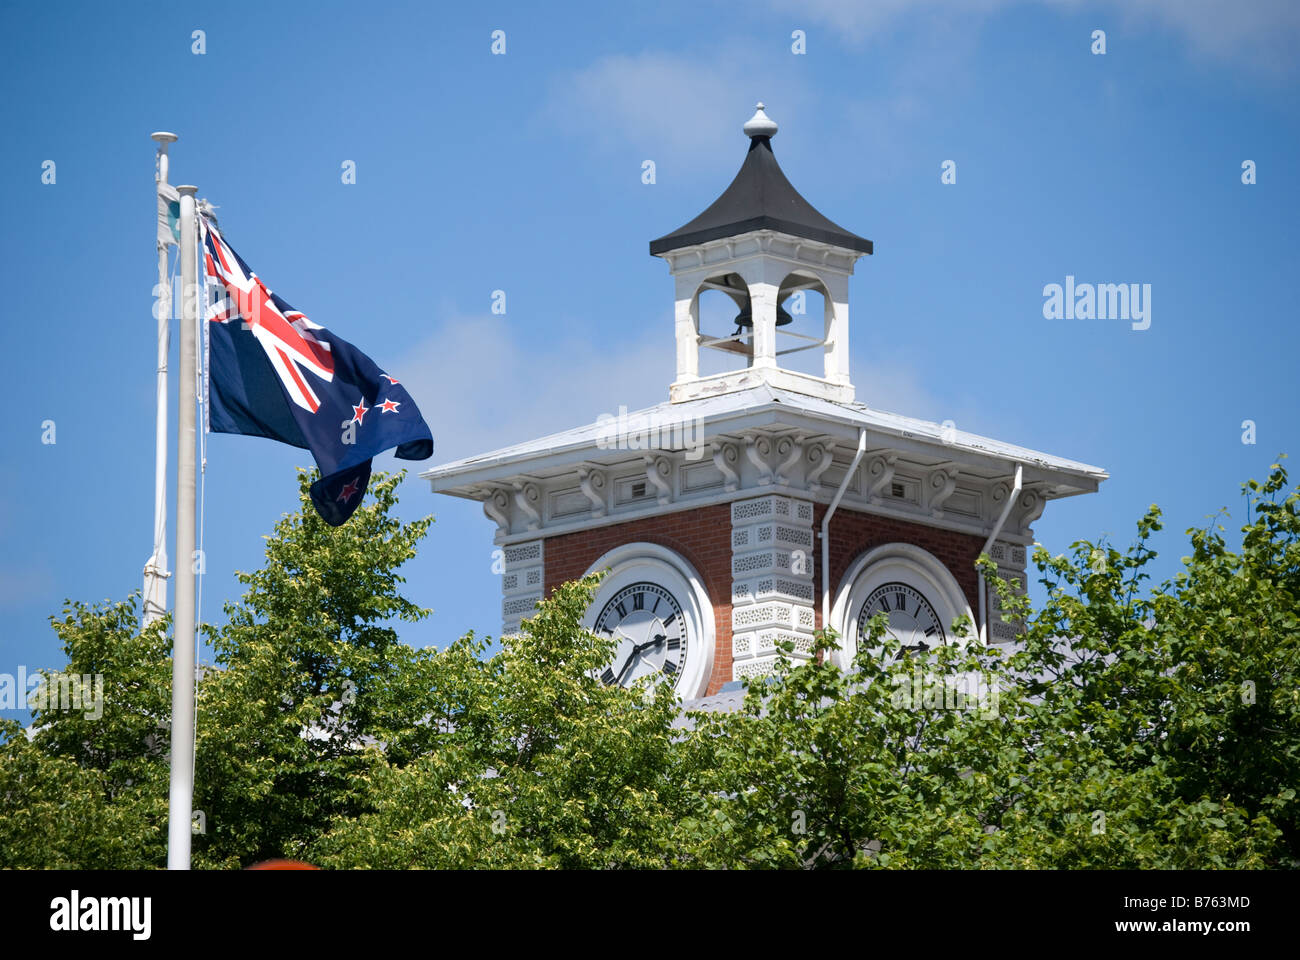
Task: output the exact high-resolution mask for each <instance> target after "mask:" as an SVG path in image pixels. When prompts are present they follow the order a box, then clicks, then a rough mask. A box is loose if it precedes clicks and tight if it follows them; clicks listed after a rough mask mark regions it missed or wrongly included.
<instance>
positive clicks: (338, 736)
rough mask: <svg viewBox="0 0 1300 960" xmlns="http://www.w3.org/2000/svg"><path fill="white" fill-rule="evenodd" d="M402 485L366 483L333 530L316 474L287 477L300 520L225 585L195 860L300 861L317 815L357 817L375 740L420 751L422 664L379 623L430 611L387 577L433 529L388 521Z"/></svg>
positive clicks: (424, 730) (209, 673)
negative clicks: (231, 585) (313, 495)
mask: <svg viewBox="0 0 1300 960" xmlns="http://www.w3.org/2000/svg"><path fill="white" fill-rule="evenodd" d="M403 476H404V474H401V473H399V474H384V473H376V474H375V475H374V476H372V477H371V480H370V485H369V490H368V492H367V495H366V501H365V502H364V503H363V504H362V506H361V507H360V508H358V510H357V511H356V512H355V513H354V514H353V515H352V517H351V519H349V520H348V522H347V523H346V524H345V525H343V526H341V527H331V526H329V525H328V524H326V523H325V522H324V521H323V520H321V519H320V517H319V516H317V514H316V511H315V509H314V508H313V507H312V506H311V502H310V495H309V489H310V486H311V483H312V481H313V480H314V479H315V473H314V472H313V471H305V470H304V471H300V472H299V486H300V490H299V495H300V498H301V502H302V507H301V509H300V510H299V511H298V512H297V513H295V514H290V515H286V516H285V517H284V518H283V519H281V520H280V522H279V523H277V524H276V527H275V533H274V535H273V536H271V537H269V538H268V540H267V546H266V563H265V565H264V566H263V567H262V568H261V569H260V570H258V571H256V572H254V573H240V574H238V578H239V580H240V582H241V583H243V584H244V585H245V587H246V590H245V592H244V596H243V598H242V599H241V600H240V602H239V603H237V604H228V605H227V606H226V616H227V618H228V622H227V623H226V625H225V626H223V627H221V628H219V629H215V630H211V631H210V632H209V636H210V637H211V642H212V647H213V651H214V660H215V665H214V666H213V667H212V668H211V669H208V670H206V671H205V673H204V675H203V680H202V683H201V684H200V688H199V699H198V734H197V746H196V751H195V756H196V760H195V794H194V805H195V808H196V809H198V810H202V811H203V813H204V818H205V820H206V832H205V833H204V834H203V835H201V836H199V837H196V838H195V842H194V858H195V863H196V865H210V866H227V867H229V866H239V865H247V864H248V863H251V862H255V861H257V860H262V859H267V858H270V857H278V856H294V855H301V854H302V851H303V850H304V849H305V848H306V846H307V845H308V844H309V843H310V842H311V841H312V840H313V839H314V838H315V837H316V835H317V834H318V833H319V831H320V830H321V829H322V827H323V826H324V824H325V823H326V822H328V821H329V819H330V818H332V817H335V816H341V815H347V814H355V813H358V812H360V811H362V810H365V809H367V808H368V806H369V804H370V802H371V801H370V798H369V789H370V787H369V783H370V781H369V777H370V775H371V771H372V769H373V768H374V767H375V765H376V764H377V763H378V762H380V757H381V756H382V755H383V754H382V753H381V752H380V751H379V750H378V749H376V746H377V745H382V747H383V749H384V750H385V751H386V752H387V755H388V756H389V757H390V758H391V761H392V762H396V763H401V762H403V761H404V760H406V759H409V758H410V757H413V756H417V755H420V754H423V753H425V752H427V750H428V748H429V746H430V744H431V743H432V731H431V730H430V729H429V728H428V727H427V726H426V725H424V724H422V723H421V720H422V719H423V717H424V716H425V715H427V713H428V708H429V703H430V695H429V693H428V689H427V687H428V681H429V679H430V678H429V674H428V670H427V661H428V659H429V656H430V654H429V653H427V652H422V651H416V650H413V649H412V648H411V647H409V646H407V645H405V644H403V643H402V642H401V641H400V639H399V638H398V635H397V631H396V629H395V628H394V626H393V621H395V620H398V621H405V622H408V623H413V622H417V621H419V620H420V619H422V618H424V617H426V616H427V615H428V613H429V611H427V610H425V609H422V608H420V607H419V606H417V605H415V604H413V603H411V602H410V601H409V600H407V599H406V598H404V597H403V596H402V595H401V592H400V587H401V585H402V584H403V583H404V582H405V581H404V580H403V578H402V577H401V576H400V575H399V574H398V573H397V572H396V571H397V569H398V567H400V566H401V565H402V564H403V563H405V562H406V561H407V560H409V559H410V558H411V557H413V556H414V555H415V551H416V546H417V544H418V543H419V541H420V540H421V539H422V538H423V537H424V536H425V534H426V532H427V531H428V528H429V525H430V524H431V523H432V518H425V519H422V520H417V521H414V522H412V523H405V524H404V523H402V522H401V521H400V520H398V519H397V518H395V517H393V516H392V515H391V512H392V509H393V507H394V505H395V504H396V502H397V486H398V484H399V483H400V481H401V479H402V477H403Z"/></svg>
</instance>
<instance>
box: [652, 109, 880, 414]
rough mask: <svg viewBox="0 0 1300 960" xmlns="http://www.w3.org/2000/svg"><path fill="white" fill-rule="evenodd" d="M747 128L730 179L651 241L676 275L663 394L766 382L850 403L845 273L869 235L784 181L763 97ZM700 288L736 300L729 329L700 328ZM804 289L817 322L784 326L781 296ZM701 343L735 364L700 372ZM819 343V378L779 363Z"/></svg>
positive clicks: (688, 396)
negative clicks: (811, 296) (815, 299)
mask: <svg viewBox="0 0 1300 960" xmlns="http://www.w3.org/2000/svg"><path fill="white" fill-rule="evenodd" d="M744 132H745V136H747V137H749V151H748V153H746V155H745V162H744V163H743V164H741V167H740V172H739V173H737V174H736V177H735V179H734V180H732V181H731V185H730V186H729V187H727V189H726V190H724V191H723V193H722V195H721V196H720V197H718V199H717V200H715V201H714V202H713V203H712V204H711V205H710V206H709V208H708V209H707V210H705V211H704V212H703V213H701V214H700V215H699V216H698V217H696V218H695V219H694V220H692V221H690V223H687V224H686V225H685V226H683V227H680V228H678V229H677V230H674V231H673V232H672V233H669V234H667V235H665V236H662V237H660V238H659V239H658V240H652V241H651V242H650V253H651V255H653V256H656V257H662V258H663V259H664V260H666V261H667V262H668V268H669V270H670V271H671V272H672V275H673V279H674V281H675V283H676V297H675V299H676V314H675V315H676V333H677V378H676V380H675V381H674V382H673V384H672V387H671V389H670V393H669V397H670V399H671V400H672V401H673V402H674V403H680V402H683V401H687V400H696V399H701V398H704V397H710V396H716V395H719V394H726V393H733V392H735V391H738V390H747V389H749V388H751V387H754V386H757V385H759V384H761V383H767V384H769V385H771V386H774V387H779V388H782V389H785V390H790V391H794V392H796V393H801V394H806V395H810V396H815V397H820V398H822V399H825V400H832V401H837V402H841V403H848V402H851V401H852V400H853V398H854V397H853V384H852V381H851V380H850V377H849V277H850V276H851V275H852V273H853V266H854V264H855V263H856V262H857V260H858V258H859V257H861V256H863V255H865V254H870V253H871V252H872V251H871V241H870V240H867V239H865V238H863V237H860V236H858V235H857V234H855V233H850V232H849V231H848V230H845V229H844V228H843V227H841V226H839V225H838V224H836V223H833V222H832V221H830V220H828V219H827V218H826V217H824V216H822V214H821V213H819V212H818V211H817V209H816V208H815V207H813V205H812V204H810V203H809V202H808V201H807V200H805V199H804V198H803V197H802V196H801V195H800V194H799V191H797V190H796V189H795V188H794V187H793V186H792V185H791V183H790V181H789V180H787V179H786V176H785V174H784V173H783V172H782V170H781V167H780V165H779V164H778V163H777V162H776V157H775V155H773V153H772V138H773V137H775V136H776V132H777V125H776V123H775V122H774V121H773V120H772V119H771V118H770V117H769V116H768V115H767V114H766V113H765V112H764V109H763V104H762V103H759V104H758V108H757V110H756V112H755V113H754V115H753V116H752V117H751V118H750V119H749V121H748V122H747V123H746V124H745V126H744ZM707 291H720V292H721V293H722V294H724V295H725V296H727V297H729V298H730V299H731V300H732V301H733V302H734V304H735V306H736V311H737V312H736V316H735V318H734V321H733V322H734V324H735V330H734V331H733V332H730V333H728V332H726V331H725V330H724V331H717V332H715V333H714V334H709V335H706V334H704V333H703V332H702V331H701V327H700V297H701V295H702V294H704V293H706V292H707ZM803 291H814V292H816V293H819V294H821V299H822V303H823V313H824V318H823V319H824V323H823V324H822V325H820V326H819V327H818V328H817V329H815V330H808V329H805V330H804V331H802V332H801V331H798V330H796V329H791V328H792V327H795V326H797V325H796V324H794V323H793V322H792V321H793V320H794V319H795V317H794V316H793V315H792V312H791V310H789V309H787V303H789V302H790V301H791V299H792V298H798V302H799V303H802V302H803V300H804V298H803V297H801V296H800V294H801V292H803ZM796 310H797V307H796ZM701 349H705V350H714V351H719V352H721V353H724V354H728V355H730V357H731V358H732V361H733V363H732V367H733V369H729V370H726V371H724V372H721V373H713V374H708V375H701V372H700V350H701ZM817 349H820V350H821V351H822V355H823V363H822V365H821V366H822V373H821V375H820V376H817V375H814V374H809V373H806V372H801V371H797V370H793V369H789V368H787V367H785V366H782V363H781V358H782V357H784V356H787V355H789V354H793V353H798V352H802V351H805V350H817ZM742 362H743V366H742V365H741V364H742Z"/></svg>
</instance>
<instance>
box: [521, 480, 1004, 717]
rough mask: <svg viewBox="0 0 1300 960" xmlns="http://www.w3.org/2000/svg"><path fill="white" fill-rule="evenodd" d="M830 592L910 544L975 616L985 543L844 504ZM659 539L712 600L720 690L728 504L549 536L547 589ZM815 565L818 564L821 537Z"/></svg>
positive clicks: (835, 532) (726, 614)
mask: <svg viewBox="0 0 1300 960" xmlns="http://www.w3.org/2000/svg"><path fill="white" fill-rule="evenodd" d="M825 513H826V507H825V505H823V504H814V507H813V529H814V530H818V531H820V530H821V522H822V517H823V516H824V515H825ZM830 533H831V554H830V556H831V589H832V595H833V591H834V590H835V588H836V587H837V586H838V585H839V581H840V579H841V578H842V577H843V576H844V574H845V573H846V572H847V571H848V568H849V565H850V564H852V563H853V561H854V560H856V559H857V558H858V557H859V556H861V555H862V554H863V553H865V552H866V551H868V550H870V549H872V548H873V547H877V546H880V545H881V544H884V543H894V542H902V543H911V544H915V545H916V546H918V547H921V548H922V549H924V550H928V551H929V552H930V553H932V554H934V556H935V557H936V558H938V560H939V561H940V562H941V563H942V564H943V565H944V566H945V567H947V568H948V570H949V571H950V572H951V573H952V575H953V577H954V578H955V579H956V581H957V583H958V585H959V586H960V587H961V588H962V591H963V592H964V593H965V594H966V599H967V602H969V603H970V606H971V610H972V611H973V612H975V613H977V614H978V611H979V593H978V578H977V576H976V571H975V558H976V557H978V556H979V552H980V548H981V547H982V546H983V545H984V541H983V539H982V538H980V537H976V536H973V535H971V534H967V533H956V532H954V531H951V530H940V529H938V528H936V527H927V526H925V525H924V524H919V523H912V522H909V521H907V520H894V519H891V518H888V517H879V516H873V515H871V514H865V513H859V512H857V511H854V510H847V509H845V508H843V507H841V508H840V509H839V510H837V511H836V512H835V517H834V519H832V520H831V531H830ZM637 542H646V543H657V544H659V545H660V546H663V547H667V548H669V549H670V550H675V551H676V552H677V553H679V554H681V555H682V556H683V557H685V558H686V560H687V562H689V563H690V564H691V566H693V567H694V568H695V569H696V570H697V571H699V574H700V576H701V577H703V578H704V586H705V589H706V590H708V593H709V596H710V597H711V598H712V600H713V620H714V625H715V627H716V631H717V639H716V646H715V648H714V654H713V675H712V677H710V678H709V685H708V690H707V691H706V695H711V694H714V693H717V692H718V690H719V689H720V688H721V687H722V685H723V684H724V683H726V682H727V681H729V680H731V506H730V504H725V503H724V504H717V505H715V506H710V507H700V508H699V509H696V510H682V511H678V512H677V513H669V514H665V515H664V516H660V517H647V518H645V519H642V520H630V521H628V522H627V523H615V524H610V525H609V526H605V527H597V528H595V529H591V530H579V531H577V532H575V533H565V534H560V535H559V536H554V537H547V538H546V546H545V552H544V554H543V555H544V557H545V560H546V581H545V582H546V593H547V595H549V594H550V593H551V591H553V590H554V589H555V588H556V587H557V586H559V585H560V584H562V583H565V582H567V581H569V580H576V579H577V578H579V577H581V576H582V575H583V574H584V573H586V572H587V568H588V567H590V566H591V565H592V564H593V563H595V562H596V561H597V560H598V559H600V557H601V556H603V555H604V554H606V553H608V552H609V551H610V550H613V549H614V548H615V547H621V546H623V545H624V544H627V543H637ZM814 557H815V562H816V563H820V562H821V544H820V542H818V544H817V550H816V553H815V555H814ZM821 588H822V580H821V573H820V571H818V573H817V577H816V578H815V581H814V595H815V596H816V597H817V600H816V602H815V604H814V606H815V607H816V622H817V625H818V626H819V627H820V626H821V599H820V598H821Z"/></svg>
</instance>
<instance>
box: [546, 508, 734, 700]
mask: <svg viewBox="0 0 1300 960" xmlns="http://www.w3.org/2000/svg"><path fill="white" fill-rule="evenodd" d="M640 542H645V543H657V544H659V545H660V546H662V547H667V548H668V549H670V550H675V551H676V552H677V553H679V554H681V555H682V557H684V558H685V559H686V560H687V562H688V563H690V565H691V566H693V567H694V568H695V569H696V570H697V571H698V572H699V574H700V576H701V577H703V578H704V587H705V589H706V590H707V591H708V593H709V597H710V598H711V599H712V600H713V621H714V625H715V627H716V631H717V640H716V646H715V648H714V653H713V675H712V677H710V678H709V686H708V690H707V692H706V693H707V694H714V693H717V692H718V690H719V689H720V688H721V687H722V685H723V684H724V683H726V682H727V681H728V680H730V679H731V506H730V504H725V503H723V504H718V505H715V506H711V507H700V508H699V509H697V510H681V511H678V512H677V513H669V514H665V515H664V516H661V517H646V518H645V519H642V520H630V521H628V522H627V523H615V524H610V525H609V526H606V527H596V528H595V529H593V530H579V531H577V532H575V533H565V534H560V535H559V536H554V537H547V538H546V546H545V548H544V552H543V556H544V558H545V561H546V593H547V595H548V596H549V595H550V593H551V591H552V590H554V589H555V588H556V587H557V586H559V585H560V584H562V583H565V582H567V581H569V580H576V579H577V578H579V577H581V576H582V575H583V574H584V573H586V572H587V568H588V567H590V566H591V565H592V564H593V563H595V562H596V561H597V560H599V559H600V558H601V557H602V556H603V555H604V554H606V553H608V552H609V551H610V550H613V549H614V548H615V547H621V546H623V545H624V544H627V543H640Z"/></svg>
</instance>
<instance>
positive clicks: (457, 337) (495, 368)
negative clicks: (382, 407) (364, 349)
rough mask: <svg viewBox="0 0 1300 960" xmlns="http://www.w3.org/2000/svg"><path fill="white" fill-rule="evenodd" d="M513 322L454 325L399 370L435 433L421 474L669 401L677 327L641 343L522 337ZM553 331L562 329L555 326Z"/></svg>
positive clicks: (661, 328)
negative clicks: (430, 457) (621, 407)
mask: <svg viewBox="0 0 1300 960" xmlns="http://www.w3.org/2000/svg"><path fill="white" fill-rule="evenodd" d="M520 322H521V321H518V320H514V319H511V318H510V316H509V315H506V316H499V315H493V314H488V315H484V316H454V317H449V318H448V319H446V320H444V321H443V323H442V325H441V326H440V327H439V328H438V330H437V332H435V333H434V334H433V335H432V336H431V337H429V338H428V339H427V340H425V341H424V342H423V343H421V344H419V345H418V346H417V347H416V348H415V349H414V350H412V351H410V352H409V353H408V354H407V356H406V357H405V358H404V360H403V361H402V363H401V364H399V365H397V370H398V377H399V378H400V379H401V380H402V381H403V382H404V383H405V384H406V385H407V386H408V387H409V389H410V392H411V396H413V397H415V398H416V401H417V402H418V403H419V405H420V412H421V413H422V414H424V419H425V420H426V421H427V422H428V424H429V428H430V429H431V430H432V431H433V437H434V442H435V444H436V449H435V451H434V457H433V460H431V461H429V463H427V464H422V465H420V469H424V468H425V467H427V466H432V465H433V464H437V463H447V462H449V461H452V460H457V459H459V458H461V457H467V456H473V455H474V454H479V453H486V452H488V451H490V450H495V449H497V448H499V447H505V446H510V445H511V444H515V443H522V442H524V441H527V440H532V439H535V438H537V437H542V436H545V435H547V434H550V433H555V432H558V431H560V430H567V429H569V428H571V427H579V426H583V425H584V424H589V423H594V422H595V421H596V418H597V417H598V416H599V415H600V414H602V413H611V414H616V413H617V412H618V408H619V405H620V404H623V405H626V406H627V408H628V409H629V410H636V409H639V408H642V407H647V406H650V405H652V404H655V403H659V402H660V401H662V400H666V399H668V384H669V383H671V382H672V379H673V374H674V363H675V358H674V357H675V355H674V346H673V336H672V325H671V322H668V321H665V324H663V325H653V324H651V325H648V328H647V332H646V333H645V334H644V335H643V336H642V338H641V339H640V340H634V341H631V342H628V341H626V340H622V341H620V342H619V346H618V349H611V348H610V344H609V342H608V341H596V340H591V339H584V338H581V337H576V336H568V337H563V336H555V337H550V338H538V337H535V336H529V337H527V338H525V337H524V336H523V334H522V331H521V330H520V328H519V324H520ZM546 324H547V328H548V329H552V330H560V329H563V325H562V323H561V322H559V321H558V320H557V319H554V318H551V319H548V320H547V321H546Z"/></svg>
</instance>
